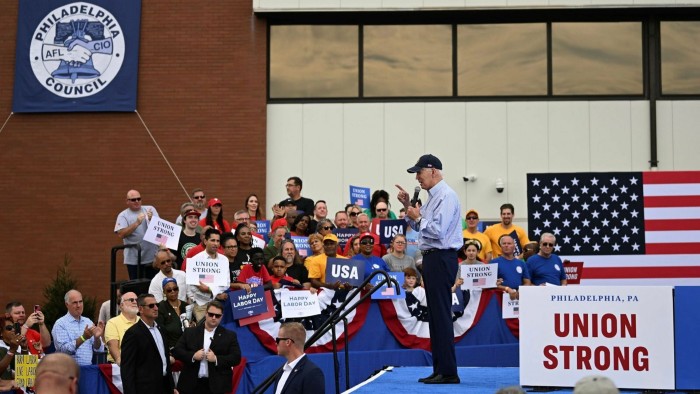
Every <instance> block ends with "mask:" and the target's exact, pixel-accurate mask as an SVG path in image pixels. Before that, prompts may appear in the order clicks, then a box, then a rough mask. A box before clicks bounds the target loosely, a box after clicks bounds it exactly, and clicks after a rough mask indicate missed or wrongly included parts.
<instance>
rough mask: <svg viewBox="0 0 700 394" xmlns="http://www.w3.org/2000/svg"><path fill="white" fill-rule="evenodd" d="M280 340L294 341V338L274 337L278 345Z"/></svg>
mask: <svg viewBox="0 0 700 394" xmlns="http://www.w3.org/2000/svg"><path fill="white" fill-rule="evenodd" d="M282 341H292V343H294V340H293V339H292V338H275V342H276V343H277V344H278V345H279V344H280V342H282Z"/></svg>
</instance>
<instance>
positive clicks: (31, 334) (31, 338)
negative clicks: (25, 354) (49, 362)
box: [26, 328, 41, 354]
mask: <svg viewBox="0 0 700 394" xmlns="http://www.w3.org/2000/svg"><path fill="white" fill-rule="evenodd" d="M26 337H27V347H28V348H29V353H31V354H39V349H41V334H39V332H38V331H36V330H32V329H31V328H30V329H28V330H27V335H26ZM35 343H38V344H39V345H37V346H39V349H36V348H35V347H34V344H35Z"/></svg>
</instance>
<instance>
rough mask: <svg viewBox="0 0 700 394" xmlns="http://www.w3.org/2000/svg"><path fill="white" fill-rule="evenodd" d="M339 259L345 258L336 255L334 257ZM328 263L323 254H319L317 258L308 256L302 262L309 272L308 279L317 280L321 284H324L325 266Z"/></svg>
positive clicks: (326, 257)
mask: <svg viewBox="0 0 700 394" xmlns="http://www.w3.org/2000/svg"><path fill="white" fill-rule="evenodd" d="M335 257H336V258H339V259H347V257H345V256H341V255H337V256H335ZM327 263H328V256H326V254H325V253H321V254H319V255H318V256H309V257H307V258H306V260H304V266H305V267H306V269H307V270H309V279H318V280H320V281H321V283H326V264H327Z"/></svg>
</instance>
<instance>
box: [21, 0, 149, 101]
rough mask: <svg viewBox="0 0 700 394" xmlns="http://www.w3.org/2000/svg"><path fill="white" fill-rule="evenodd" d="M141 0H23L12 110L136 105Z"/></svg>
mask: <svg viewBox="0 0 700 394" xmlns="http://www.w3.org/2000/svg"><path fill="white" fill-rule="evenodd" d="M140 26H141V0H120V1H110V0H90V1H79V2H71V1H67V0H20V1H19V18H18V23H17V49H16V60H15V87H14V97H13V103H12V110H13V111H14V112H88V111H90V112H91V111H120V112H126V111H129V112H131V111H135V110H136V85H137V79H138V60H139V57H138V55H139V31H140V28H141V27H140Z"/></svg>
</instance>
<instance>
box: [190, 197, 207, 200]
mask: <svg viewBox="0 0 700 394" xmlns="http://www.w3.org/2000/svg"><path fill="white" fill-rule="evenodd" d="M192 198H194V199H195V200H204V199H205V198H207V197H206V196H194V197H192Z"/></svg>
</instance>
